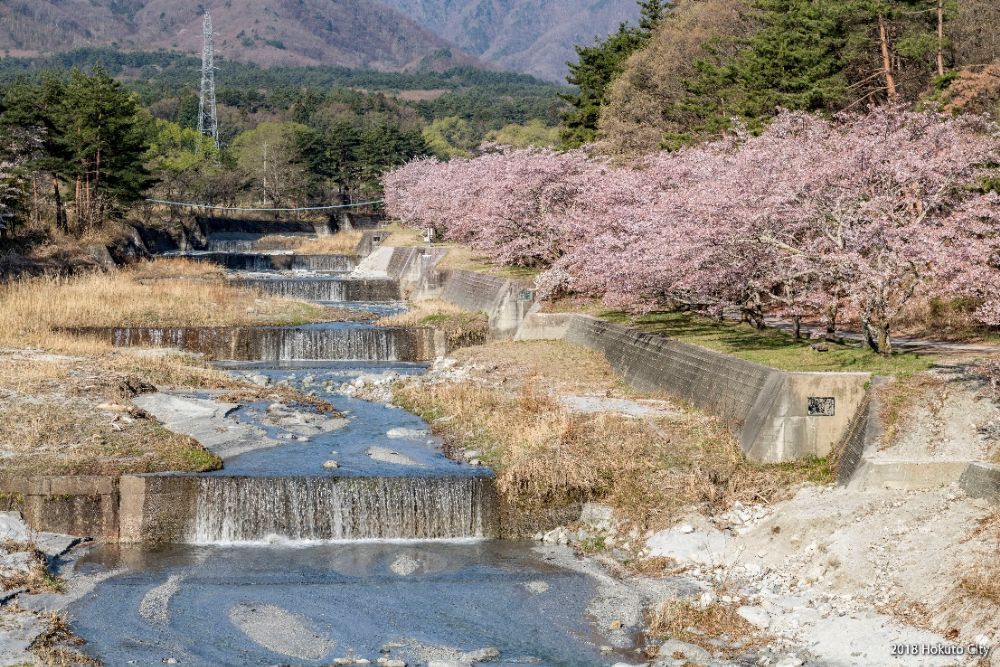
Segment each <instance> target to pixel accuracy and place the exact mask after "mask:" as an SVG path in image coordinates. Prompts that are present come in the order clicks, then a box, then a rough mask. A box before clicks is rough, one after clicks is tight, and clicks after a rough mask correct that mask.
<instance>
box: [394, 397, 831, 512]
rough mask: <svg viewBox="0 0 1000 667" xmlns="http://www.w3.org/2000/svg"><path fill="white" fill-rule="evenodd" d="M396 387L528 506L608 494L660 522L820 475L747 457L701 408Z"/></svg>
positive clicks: (507, 493)
mask: <svg viewBox="0 0 1000 667" xmlns="http://www.w3.org/2000/svg"><path fill="white" fill-rule="evenodd" d="M395 393H396V396H395V398H396V401H397V402H398V403H399V404H400V405H402V406H403V407H405V408H407V409H409V410H411V411H413V412H416V413H417V414H419V415H420V416H422V417H424V418H425V419H427V420H428V421H429V422H430V423H431V425H432V427H433V428H434V429H435V430H436V431H437V432H439V433H441V434H443V435H444V436H445V437H446V438H447V440H448V441H449V442H450V443H452V444H454V445H458V446H461V447H465V448H472V449H476V450H478V451H480V452H482V458H483V459H484V460H485V462H487V463H488V464H490V465H491V466H492V467H493V468H494V469H495V470H496V471H497V489H498V491H499V492H500V493H501V495H502V496H504V498H505V499H506V500H507V501H508V502H509V503H511V504H512V505H514V506H516V507H519V508H521V509H523V510H525V511H536V510H541V509H545V508H548V507H559V506H564V505H567V504H569V503H572V502H577V501H586V500H600V501H602V502H605V503H608V504H610V505H612V506H613V507H615V508H616V509H617V510H618V511H619V514H620V516H622V517H624V518H625V519H626V520H628V521H631V522H632V523H634V524H636V525H639V526H642V527H649V528H657V527H662V526H665V525H667V524H668V523H669V522H670V521H671V520H672V519H674V518H675V517H676V516H677V515H678V513H679V512H680V511H681V510H682V509H685V508H689V507H691V506H702V507H706V506H707V507H709V508H723V507H728V506H729V504H730V503H731V502H732V501H734V500H742V501H744V502H761V501H765V502H767V501H772V500H774V499H776V498H778V497H780V496H783V495H785V494H786V493H788V491H789V489H790V487H791V486H793V485H795V484H797V483H799V482H801V481H804V480H805V479H808V478H809V477H810V476H811V475H812V474H813V473H814V466H813V465H811V464H802V465H799V466H793V465H785V466H761V465H756V464H752V463H750V462H748V461H747V460H746V458H745V457H744V455H743V452H742V450H741V449H740V447H739V445H738V443H737V442H736V441H735V439H734V438H733V437H732V435H731V434H730V433H729V432H728V431H727V430H726V429H725V428H724V427H723V425H722V424H721V423H720V422H719V420H717V419H714V418H710V417H707V416H704V415H700V414H697V413H693V412H689V413H685V414H680V415H677V416H670V417H662V418H658V419H654V420H642V419H633V418H629V417H626V416H623V415H619V414H614V413H597V414H580V413H575V412H572V411H570V410H568V409H567V408H565V407H564V406H563V405H562V403H560V402H559V401H558V400H557V399H556V398H554V397H553V396H551V395H550V394H549V393H548V392H547V391H545V390H544V389H541V388H539V387H538V386H537V385H535V384H533V383H531V382H527V383H523V384H522V388H521V390H520V392H519V393H517V394H514V395H511V394H510V393H508V392H506V391H504V390H503V389H502V388H498V387H488V386H483V385H481V384H478V383H476V382H446V383H441V384H428V383H422V382H411V383H403V384H400V385H397V387H396V390H395Z"/></svg>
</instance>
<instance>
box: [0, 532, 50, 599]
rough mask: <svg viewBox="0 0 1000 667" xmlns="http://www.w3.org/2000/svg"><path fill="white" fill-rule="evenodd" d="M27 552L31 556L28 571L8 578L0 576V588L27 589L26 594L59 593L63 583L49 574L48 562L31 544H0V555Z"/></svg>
mask: <svg viewBox="0 0 1000 667" xmlns="http://www.w3.org/2000/svg"><path fill="white" fill-rule="evenodd" d="M18 552H27V553H28V554H30V556H31V563H30V569H29V570H28V571H27V572H21V573H17V574H12V575H8V576H0V588H2V589H4V590H7V591H11V590H14V589H16V588H24V589H27V592H28V593H31V594H35V593H46V592H56V593H58V592H60V591H62V590H63V581H62V579H60V578H59V577H57V576H55V575H54V574H52V573H51V572H49V568H48V561H47V559H46V557H45V554H43V553H42V552H41V551H39V550H38V549H37V548H35V546H34V545H32V544H21V543H19V542H0V553H3V554H13V553H18Z"/></svg>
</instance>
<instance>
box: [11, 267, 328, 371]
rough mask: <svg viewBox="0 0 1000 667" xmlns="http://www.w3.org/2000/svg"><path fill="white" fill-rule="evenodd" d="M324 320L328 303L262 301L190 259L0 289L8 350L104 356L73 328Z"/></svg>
mask: <svg viewBox="0 0 1000 667" xmlns="http://www.w3.org/2000/svg"><path fill="white" fill-rule="evenodd" d="M324 319H330V313H329V312H328V311H327V310H326V309H325V308H323V307H322V306H317V305H313V304H308V303H305V302H302V301H293V300H289V299H278V298H261V297H260V296H259V295H258V294H257V293H255V292H254V291H252V290H248V289H244V288H240V287H237V286H234V285H231V284H229V283H227V282H226V281H225V280H224V278H223V275H222V272H221V271H220V270H219V269H218V268H216V267H213V266H212V265H209V264H205V263H201V262H191V261H188V260H182V259H159V260H156V261H154V262H147V263H143V264H140V265H138V266H137V267H135V268H132V269H122V270H115V271H110V272H102V273H89V274H85V275H81V276H74V277H70V278H30V279H25V280H18V281H15V282H11V283H7V284H4V285H0V346H6V347H25V346H30V347H41V348H44V349H49V350H57V351H70V352H80V351H82V350H83V351H85V350H88V349H89V351H91V352H95V351H102V350H101V348H102V346H101V345H100V344H98V343H94V342H92V341H89V342H87V341H81V340H77V339H73V338H72V337H70V336H67V335H66V334H64V333H60V332H59V331H58V329H61V328H67V327H69V328H72V327H106V326H250V325H267V324H275V325H282V324H302V323H305V322H315V321H321V320H324ZM95 346H96V347H97V349H95ZM81 348H82V350H81ZM105 349H106V348H105Z"/></svg>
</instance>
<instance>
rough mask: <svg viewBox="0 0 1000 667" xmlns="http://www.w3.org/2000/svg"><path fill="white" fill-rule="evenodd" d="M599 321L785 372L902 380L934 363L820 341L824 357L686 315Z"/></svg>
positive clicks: (775, 332) (803, 346) (802, 344)
mask: <svg viewBox="0 0 1000 667" xmlns="http://www.w3.org/2000/svg"><path fill="white" fill-rule="evenodd" d="M599 315H600V316H601V317H603V318H605V319H608V320H610V321H613V322H618V323H621V324H627V325H628V326H632V327H636V328H637V329H640V330H641V331H645V332H647V333H654V334H659V335H663V336H668V337H670V338H674V339H677V340H680V341H682V342H685V343H691V344H692V345H698V346H701V347H704V348H707V349H709V350H715V351H716V352H724V353H726V354H729V355H732V356H734V357H738V358H740V359H746V360H747V361H753V362H755V363H758V364H763V365H765V366H771V367H773V368H780V369H782V370H787V371H805V372H808V371H864V372H869V373H875V374H877V375H903V376H908V375H912V374H913V373H919V372H921V371H925V370H927V369H928V368H930V367H931V366H932V365H933V363H934V362H933V360H932V359H931V358H930V357H928V356H925V355H920V354H916V353H912V352H895V353H894V354H893V355H891V356H885V355H880V354H875V353H873V352H871V351H869V350H866V349H864V348H863V347H861V346H860V345H859V344H851V343H850V342H847V343H836V342H826V341H824V342H823V347H824V348H826V351H825V352H818V351H816V350H815V349H814V348H813V346H812V343H813V342H815V341H813V342H810V341H807V340H802V339H796V338H795V337H794V336H792V335H791V334H790V333H788V332H785V331H782V330H779V329H765V330H760V329H757V328H756V327H753V326H751V325H749V324H740V323H736V322H729V321H726V322H720V321H718V320H713V319H711V318H708V317H702V316H699V315H696V314H694V313H690V312H665V313H651V314H648V315H635V316H633V315H628V314H627V313H623V312H601V313H599Z"/></svg>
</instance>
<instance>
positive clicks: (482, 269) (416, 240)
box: [383, 223, 541, 279]
mask: <svg viewBox="0 0 1000 667" xmlns="http://www.w3.org/2000/svg"><path fill="white" fill-rule="evenodd" d="M386 230H387V231H388V232H389V236H388V237H387V238H386V240H385V242H384V243H383V245H385V246H392V247H413V246H420V247H424V246H426V245H427V243H426V242H425V241H424V239H423V237H422V236H421V233H420V230H418V229H415V228H413V227H404V226H403V225H400V224H399V223H393V224H391V225H388V226H386ZM434 246H435V247H439V248H447V250H448V254H446V255H445V256H444V259H442V260H441V262H440V263H438V267H439V268H441V269H460V270H465V271H476V272H477V273H485V274H488V275H491V276H500V277H502V278H524V279H531V278H535V277H536V276H537V275H538V274H539V273H541V271H540V270H539V269H529V268H525V267H519V266H502V265H499V264H492V263H491V262H490V261H489V260H488V259H487V258H486V257H484V256H483V255H481V254H480V253H478V252H476V251H475V250H473V249H472V248H469V247H468V246H464V245H460V244H457V243H435V244H434Z"/></svg>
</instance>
